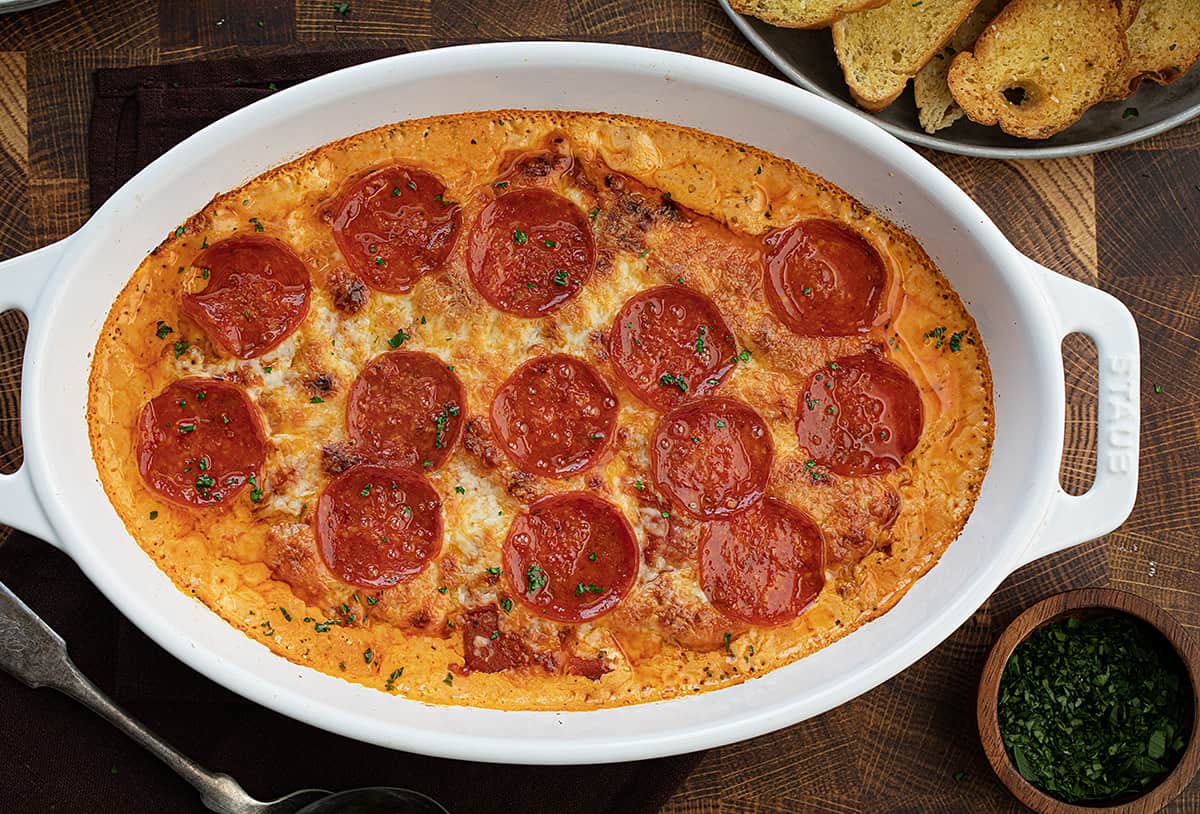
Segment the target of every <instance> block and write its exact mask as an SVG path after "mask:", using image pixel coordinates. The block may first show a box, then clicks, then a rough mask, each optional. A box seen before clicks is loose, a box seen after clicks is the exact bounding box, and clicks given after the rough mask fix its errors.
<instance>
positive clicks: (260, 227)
mask: <svg viewBox="0 0 1200 814" xmlns="http://www.w3.org/2000/svg"><path fill="white" fill-rule="evenodd" d="M250 222H251V223H253V224H254V231H256V232H261V231H263V225H262V224H261V223H259V222H258V218H250Z"/></svg>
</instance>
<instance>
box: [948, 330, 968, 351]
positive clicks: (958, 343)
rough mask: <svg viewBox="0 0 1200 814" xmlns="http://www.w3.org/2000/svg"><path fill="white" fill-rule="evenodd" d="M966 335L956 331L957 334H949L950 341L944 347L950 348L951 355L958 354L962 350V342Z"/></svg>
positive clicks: (963, 332)
mask: <svg viewBox="0 0 1200 814" xmlns="http://www.w3.org/2000/svg"><path fill="white" fill-rule="evenodd" d="M966 335H967V332H966V331H958V332H957V333H952V334H950V341H949V342H947V343H946V345H947V346H948V347H949V348H950V352H951V353H958V352H959V351H960V350H962V340H963V337H964V336H966Z"/></svg>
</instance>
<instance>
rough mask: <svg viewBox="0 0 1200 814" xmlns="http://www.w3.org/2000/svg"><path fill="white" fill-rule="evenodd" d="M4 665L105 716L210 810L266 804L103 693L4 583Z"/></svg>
mask: <svg viewBox="0 0 1200 814" xmlns="http://www.w3.org/2000/svg"><path fill="white" fill-rule="evenodd" d="M0 668H3V669H4V670H5V671H6V672H8V673H9V674H10V675H12V676H13V677H14V678H16V679H18V680H20V681H22V682H24V683H25V684H28V685H29V686H30V687H52V688H53V689H56V690H59V691H60V692H63V693H66V694H67V695H69V696H71V697H72V698H74V699H75V700H77V701H79V702H80V703H82V704H83V705H84V706H86V707H88V708H89V709H91V710H92V711H93V712H95V713H96V714H97V715H100V716H101V717H103V718H105V719H107V720H108V721H109V723H111V724H113V725H114V726H116V727H117V728H118V729H120V730H121V731H122V732H124V733H125V734H126V735H128V736H129V737H131V738H133V739H134V740H135V741H137V742H138V743H140V744H141V745H142V746H144V747H145V748H146V749H148V750H149V751H150V752H151V753H152V754H153V755H155V756H156V757H157V758H158V759H159V760H161V761H162V762H163V763H165V764H167V765H168V766H169V767H171V769H173V770H174V771H175V773H176V774H178V775H179V776H180V777H182V778H183V779H184V780H186V781H187V782H188V783H190V784H191V785H192V786H193V787H195V789H196V790H197V791H198V792H200V796H201V799H202V800H203V801H204V805H206V806H207V807H208V808H209V810H210V811H215V812H218V814H258V812H261V811H264V810H265V808H266V806H265V805H264V804H263V803H260V802H259V801H257V800H255V799H254V798H253V797H251V796H250V795H249V794H247V793H246V792H245V791H244V790H243V789H242V787H241V786H239V785H238V783H237V781H236V780H234V779H233V778H232V777H230V776H229V775H227V774H216V773H214V772H210V771H208V770H206V769H203V768H201V767H200V766H198V765H196V764H195V763H194V762H192V761H191V760H189V759H188V758H186V757H184V756H183V755H182V754H180V753H179V752H177V751H176V750H175V749H174V748H173V747H172V746H171V745H170V744H169V743H167V742H166V741H164V740H162V739H161V738H159V737H158V736H157V735H155V734H154V733H153V732H151V731H150V730H149V729H147V728H146V727H145V726H143V725H142V724H141V723H140V722H139V721H138V720H137V719H136V718H134V717H132V716H131V715H129V714H128V713H126V712H125V711H124V710H122V709H121V708H120V707H118V706H117V705H116V704H115V703H113V701H112V699H110V698H109V697H108V696H107V695H105V694H104V693H102V692H100V690H99V689H97V687H96V685H94V684H92V682H90V681H88V679H87V678H86V677H85V676H84V675H83V673H81V672H79V668H78V667H76V666H75V664H74V663H73V662H72V661H71V658H70V656H68V655H67V645H66V643H65V642H64V641H63V640H62V638H61V637H60V636H59V635H58V634H57V633H55V632H54V631H53V630H51V629H50V627H49V626H48V625H47V624H46V623H45V622H43V621H42V619H41V617H39V616H38V615H37V614H36V613H34V612H33V611H32V610H31V609H30V608H29V606H28V605H26V604H25V603H24V602H22V601H21V600H20V599H19V598H18V597H17V596H16V594H14V593H13V592H12V591H10V590H9V589H8V587H7V586H6V585H4V583H2V582H0Z"/></svg>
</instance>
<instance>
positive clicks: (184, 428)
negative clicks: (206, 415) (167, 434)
mask: <svg viewBox="0 0 1200 814" xmlns="http://www.w3.org/2000/svg"><path fill="white" fill-rule="evenodd" d="M179 431H180V432H195V431H196V425H195V424H180V425H179Z"/></svg>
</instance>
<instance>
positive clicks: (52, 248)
mask: <svg viewBox="0 0 1200 814" xmlns="http://www.w3.org/2000/svg"><path fill="white" fill-rule="evenodd" d="M66 245H67V241H65V240H60V241H58V242H57V243H51V244H50V245H49V246H43V247H42V248H40V249H37V250H36V251H32V252H29V253H28V254H22V255H20V256H19V257H14V258H12V259H11V260H5V261H4V262H2V263H0V311H8V310H11V309H15V310H17V311H21V312H22V313H24V314H25V316H26V317H27V318H28V319H30V320H31V321H32V320H33V318H34V317H33V313H34V310H35V306H36V305H37V301H38V298H39V297H40V296H41V294H42V290H43V288H45V285H46V281H47V280H49V279H50V277H51V275H50V272H52V271H53V270H54V268H55V266H57V265H58V260H59V257H60V256H61V255H62V253H63V249H64V248H66ZM22 386H24V385H22ZM22 429H23V428H22ZM0 523H3V524H4V525H6V526H12V527H13V528H16V529H20V530H21V531H24V532H27V533H29V534H32V535H33V536H34V537H39V538H41V539H43V540H45V541H46V542H48V543H51V544H53V545H54V546H56V547H58V548H62V545H61V544H60V543H59V542H58V535H56V534H55V533H54V529H53V528H51V526H50V521H49V520H48V519H47V517H46V513H45V511H43V509H42V503H41V501H40V500H38V497H37V492H36V490H35V489H34V488H33V481H32V479H31V477H30V472H29V466H28V464H22V465H21V468H20V469H18V470H17V471H16V472H14V473H12V474H11V475H0Z"/></svg>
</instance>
